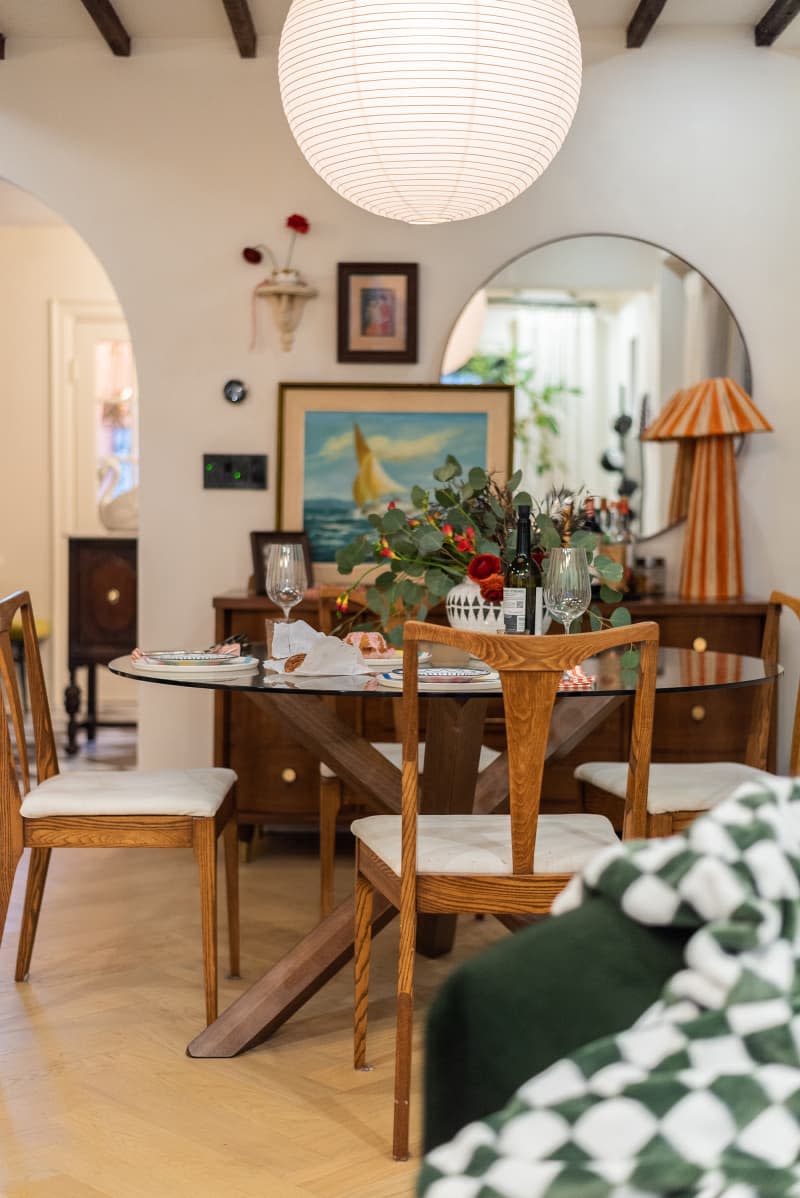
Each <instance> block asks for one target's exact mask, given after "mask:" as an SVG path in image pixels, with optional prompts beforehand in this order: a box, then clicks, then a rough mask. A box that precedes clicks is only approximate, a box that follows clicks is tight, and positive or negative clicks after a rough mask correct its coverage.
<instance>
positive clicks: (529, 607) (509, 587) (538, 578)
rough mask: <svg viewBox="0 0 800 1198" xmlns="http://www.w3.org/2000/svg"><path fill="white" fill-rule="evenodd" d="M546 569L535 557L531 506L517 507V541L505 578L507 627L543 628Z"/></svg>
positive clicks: (510, 629)
mask: <svg viewBox="0 0 800 1198" xmlns="http://www.w3.org/2000/svg"><path fill="white" fill-rule="evenodd" d="M541 587H542V572H541V570H540V568H539V566H538V564H537V563H536V562H535V561H534V559H533V558H532V557H531V509H530V507H529V506H528V505H527V504H523V503H521V504H520V505H519V507H518V508H517V545H516V551H515V553H514V557H513V558H512V559H511V561H510V562H509V563H508V564H507V566H506V569H505V577H504V579H503V629H504V631H505V632H507V633H512V634H517V635H525V634H528V635H531V636H533V635H534V633H539V632H541V631H542V590H541Z"/></svg>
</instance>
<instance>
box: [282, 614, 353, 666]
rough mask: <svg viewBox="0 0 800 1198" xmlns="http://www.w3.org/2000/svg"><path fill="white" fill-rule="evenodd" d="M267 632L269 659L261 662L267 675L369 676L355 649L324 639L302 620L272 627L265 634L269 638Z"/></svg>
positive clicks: (334, 640) (351, 646)
mask: <svg viewBox="0 0 800 1198" xmlns="http://www.w3.org/2000/svg"><path fill="white" fill-rule="evenodd" d="M270 631H271V634H272V639H271V643H270V646H269V657H268V658H267V660H266V661H265V662H264V669H265V670H267V671H268V672H269V673H273V674H300V675H303V674H305V675H316V676H317V677H323V676H331V677H334V676H341V675H349V674H368V673H369V672H370V671H369V670H368V668H367V667H366V666H365V665H364V664H363V661H362V658H361V654H360V653H359V652H358V650H357V649H356V647H355V645H346V644H345V643H344V641H341V640H339V638H338V637H337V636H326V635H325V633H324V632H318V631H317V630H316V628H312V627H311V625H310V624H306V622H305V620H297V621H292V622H291V623H288V624H279V623H275V624H273V626H272V629H271V630H268V633H267V635H268V637H269V634H270ZM302 654H304V655H305V657H304V658H303V660H302V661H300V662H298V661H297V658H298V656H300V655H302ZM287 664H288V666H289V669H288V670H287V669H286V666H287Z"/></svg>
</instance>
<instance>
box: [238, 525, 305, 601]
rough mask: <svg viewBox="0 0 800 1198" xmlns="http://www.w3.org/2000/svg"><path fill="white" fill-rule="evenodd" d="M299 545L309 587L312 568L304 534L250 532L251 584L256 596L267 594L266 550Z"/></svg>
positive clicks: (277, 531) (279, 531)
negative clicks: (301, 547)
mask: <svg viewBox="0 0 800 1198" xmlns="http://www.w3.org/2000/svg"><path fill="white" fill-rule="evenodd" d="M287 543H289V544H295V543H299V544H300V545H302V546H303V558H304V560H305V563H306V579H307V582H308V585H309V587H313V585H314V567H313V565H312V561H311V546H310V545H309V541H308V536H307V535H306V533H305V532H286V531H282V530H274V531H272V532H251V533H250V551H251V553H252V555H253V584H254V587H255V593H256V595H266V593H267V578H266V567H267V550H268V549H269V547H270V545H284V544H287Z"/></svg>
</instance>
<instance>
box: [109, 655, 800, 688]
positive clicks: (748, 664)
mask: <svg viewBox="0 0 800 1198" xmlns="http://www.w3.org/2000/svg"><path fill="white" fill-rule="evenodd" d="M622 652H623V650H611V651H609V652H607V653H602V654H599V655H598V656H597V657H591V658H589V659H588V660H587V661H585V662H584V663H583V666H582V670H583V672H584V674H585V675H586V676H587V677H588V678H590V679H591V680H592V682H593V686H592V687H591V688H586V689H581V690H566V691H564V694H565V696H569V697H571V696H573V695H619V694H625V693H626V692H627V691H633V690H635V689H636V676H637V671H636V670H635V669H634V670H626V669H623V668H622V667H621V665H620V658H621V656H622ZM252 656H253V657H254V658H256V659H257V661H258V664H257V666H255V667H254V668H253V669H252V670H247V669H244V670H242V671H235V672H233V673H226V674H225V675H224V676H220V675H216V676H215V675H214V674H213V673H212V672H209V673H208V674H195V673H193V674H191V676H188V675H186V674H184V675H181V673H180V670H179V669H176V670H173V671H172V672H171V673H169V672H167V671H164V672H163V673H162V672H157V673H156V672H153V671H152V670H148V671H147V672H145V671H143V670H139V669H137V668H136V667H135V666H134V665H132V664H131V659H130V657H117V658H115V660H114V661H112V662H111V663H110V664H109V669H110V670H111V671H112V672H113V673H114V674H120V675H122V676H123V677H125V678H135V679H136V680H137V681H139V682H159V683H162V684H163V683H167V684H169V685H172V686H190V687H195V688H199V689H206V690H208V689H211V690H224V691H245V692H246V691H251V692H252V691H262V692H275V691H278V692H280V693H282V694H306V695H308V694H312V695H344V694H359V695H361V694H364V695H370V694H373V695H384V696H389V697H391V696H392V695H394V696H395V697H397V696H399V695H400V693H401V692H400V690H399V689H395V688H390V687H388V686H386V685H384V684H383V682H382V680H381V675H380V674H375V673H369V674H356V675H353V676H352V677H335V678H317V677H309V676H303V675H298V674H289V675H286V674H272V673H268V672H267V671H266V670H264V669H263V667H262V662H263V660H264V658H265V657H266V650H265V646H264V645H258V644H256V645H253V647H252ZM782 672H783V670H782V667H781V666H780V665H778V664H777V663H774V662H765V661H762V660H761V659H760V658H758V657H745V656H743V655H741V654H738V653H713V652H705V653H697V652H695V650H694V649H666V648H662V649H660V650H659V655H658V674H657V679H656V689H657V690H658V691H693V690H719V689H721V688H723V687H736V686H752V685H755V684H758V683H760V682H766V681H768V680H769V679H770V678H776V677H777V676H778V675H779V674H781V673H782ZM500 693H501V690H500V684H499V682H495V683H494V684H492V683H491V682H490V683H489V684H487V683H486V682H485V681H484V682H482V683H481V684H479V685H472V684H470V683H463V682H459V683H455V682H451V683H448V682H438V683H437V684H436V686H435V687H433V686H431V687H426V694H427V695H428V696H432V697H434V698H435V697H436V696H437V695H438V696H439V697H448V698H454V697H456V698H460V699H467V698H470V697H471V696H473V695H474V696H475V697H477V696H478V695H483V696H486V697H491V696H492V695H493V694H494V695H499V694H500Z"/></svg>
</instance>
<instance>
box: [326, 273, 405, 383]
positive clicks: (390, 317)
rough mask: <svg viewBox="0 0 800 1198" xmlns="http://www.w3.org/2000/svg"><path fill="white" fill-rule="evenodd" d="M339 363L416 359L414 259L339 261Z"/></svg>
mask: <svg viewBox="0 0 800 1198" xmlns="http://www.w3.org/2000/svg"><path fill="white" fill-rule="evenodd" d="M338 272H339V273H338V287H337V295H338V313H337V354H336V356H337V359H338V361H339V362H416V360H417V273H418V272H417V264H416V263H415V262H340V263H339V267H338Z"/></svg>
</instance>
